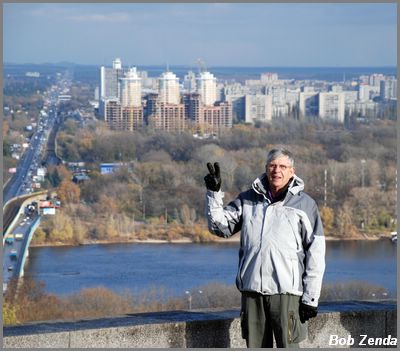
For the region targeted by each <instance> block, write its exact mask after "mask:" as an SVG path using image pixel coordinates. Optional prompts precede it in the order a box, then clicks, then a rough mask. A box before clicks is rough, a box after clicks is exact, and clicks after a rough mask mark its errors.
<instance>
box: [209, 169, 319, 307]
mask: <svg viewBox="0 0 400 351" xmlns="http://www.w3.org/2000/svg"><path fill="white" fill-rule="evenodd" d="M265 177H266V174H265V173H264V174H263V175H262V176H260V177H259V178H257V179H256V180H255V181H254V182H253V185H252V188H251V189H249V190H247V191H245V192H243V193H241V194H239V196H238V197H237V198H236V199H235V200H234V201H232V202H230V203H229V204H228V205H227V206H225V207H223V197H224V193H223V192H222V191H218V192H214V191H210V190H208V191H207V195H206V203H207V209H206V211H207V219H208V229H209V231H210V232H211V233H213V234H215V235H218V236H221V237H230V236H232V235H233V234H235V233H237V232H238V231H241V233H240V250H239V267H238V273H237V277H236V285H237V287H238V289H239V290H240V291H256V292H259V293H261V294H266V295H273V294H286V293H288V294H294V295H298V296H302V301H303V302H304V303H306V304H308V305H311V306H318V299H319V296H320V292H321V285H322V278H323V274H324V271H325V237H324V233H323V228H322V222H321V217H320V215H319V211H318V208H317V204H316V203H315V201H314V200H313V199H312V198H311V197H310V196H309V195H307V194H306V193H305V192H303V189H304V182H303V181H302V180H301V179H300V178H299V177H297V176H296V175H295V176H294V177H293V179H292V180H291V182H290V184H289V187H288V191H287V194H286V196H285V198H284V199H283V200H282V201H278V202H274V203H271V202H270V200H269V199H268V197H267V192H266V189H265V186H264V183H265Z"/></svg>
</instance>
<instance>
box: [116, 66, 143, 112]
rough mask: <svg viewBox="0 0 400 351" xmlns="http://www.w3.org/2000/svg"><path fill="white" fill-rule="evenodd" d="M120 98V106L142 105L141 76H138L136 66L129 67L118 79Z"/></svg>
mask: <svg viewBox="0 0 400 351" xmlns="http://www.w3.org/2000/svg"><path fill="white" fill-rule="evenodd" d="M119 80H120V94H119V96H120V100H121V106H122V107H141V106H142V78H141V77H139V75H138V74H137V71H136V67H134V68H131V69H130V70H129V71H128V72H127V73H126V74H125V76H124V77H121V78H120V79H119Z"/></svg>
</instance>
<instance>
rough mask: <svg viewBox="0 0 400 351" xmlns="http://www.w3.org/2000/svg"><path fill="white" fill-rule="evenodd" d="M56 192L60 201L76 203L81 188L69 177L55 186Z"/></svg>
mask: <svg viewBox="0 0 400 351" xmlns="http://www.w3.org/2000/svg"><path fill="white" fill-rule="evenodd" d="M57 194H58V196H59V197H60V200H61V203H65V204H66V203H78V202H79V201H80V195H81V190H80V188H79V186H78V185H76V184H75V183H74V182H72V181H71V180H69V179H64V180H63V181H62V182H61V184H60V185H59V187H58V188H57Z"/></svg>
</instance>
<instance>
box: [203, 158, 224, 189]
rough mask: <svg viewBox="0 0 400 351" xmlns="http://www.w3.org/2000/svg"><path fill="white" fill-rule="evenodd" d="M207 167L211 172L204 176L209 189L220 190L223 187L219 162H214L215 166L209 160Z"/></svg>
mask: <svg viewBox="0 0 400 351" xmlns="http://www.w3.org/2000/svg"><path fill="white" fill-rule="evenodd" d="M207 168H208V171H209V172H210V173H209V174H207V175H206V176H205V177H204V181H205V183H206V187H207V189H208V190H212V191H219V189H221V172H220V170H219V164H218V162H215V163H214V167H213V165H212V164H211V163H210V162H208V163H207ZM214 168H215V169H214Z"/></svg>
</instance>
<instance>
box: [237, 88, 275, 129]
mask: <svg viewBox="0 0 400 351" xmlns="http://www.w3.org/2000/svg"><path fill="white" fill-rule="evenodd" d="M244 119H245V122H246V123H253V124H254V122H255V121H261V122H266V121H271V120H272V95H261V94H256V95H245V117H244Z"/></svg>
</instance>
